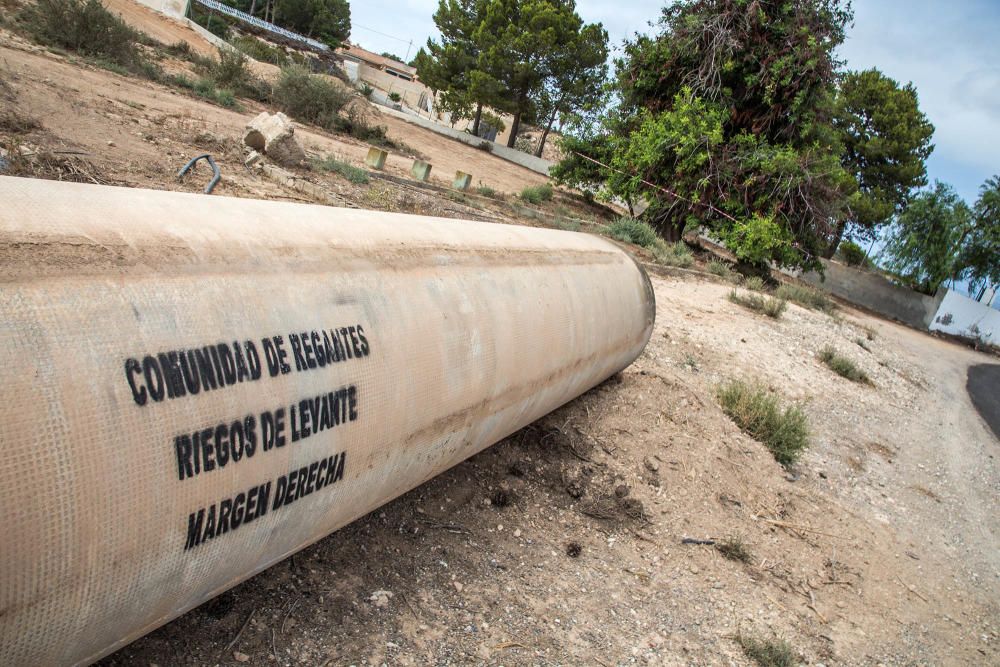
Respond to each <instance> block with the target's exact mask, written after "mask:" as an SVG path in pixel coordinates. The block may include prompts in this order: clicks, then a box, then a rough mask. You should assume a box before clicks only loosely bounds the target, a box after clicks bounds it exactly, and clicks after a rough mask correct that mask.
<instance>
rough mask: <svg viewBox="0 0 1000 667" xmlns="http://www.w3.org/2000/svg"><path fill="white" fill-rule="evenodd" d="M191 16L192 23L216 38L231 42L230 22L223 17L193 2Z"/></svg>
mask: <svg viewBox="0 0 1000 667" xmlns="http://www.w3.org/2000/svg"><path fill="white" fill-rule="evenodd" d="M190 16H191V20H192V21H194V22H195V23H197V24H198V25H200V26H201V27H202V28H204V29H205V30H208V31H209V32H210V33H212V34H213V35H215V36H216V37H219V38H220V39H224V40H227V41H228V40H229V30H230V28H229V21H228V20H226V18H225V17H224V16H223V15H221V14H219V13H218V12H216V11H212V10H210V9H205V8H204V7H202V6H200V5H198V4H197V3H194V2H192V3H191V12H190Z"/></svg>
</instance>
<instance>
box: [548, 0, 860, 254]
mask: <svg viewBox="0 0 1000 667" xmlns="http://www.w3.org/2000/svg"><path fill="white" fill-rule="evenodd" d="M842 5H843V3H842V2H841V1H840V0H813V1H811V2H807V3H806V2H801V1H799V0H775V1H774V2H764V3H753V5H752V8H753V9H752V10H751V9H749V8H748V6H747V3H746V2H740V1H735V0H690V1H688V2H678V3H673V4H671V5H670V6H668V7H667V8H665V9H664V10H663V18H662V20H661V22H660V27H661V32H660V34H659V35H656V36H653V37H646V36H640V37H637V38H636V40H635V41H634V42H629V43H627V44H626V45H625V55H624V57H623V58H622V59H621V60H619V61H618V63H617V70H618V77H617V78H618V92H619V94H620V97H621V104H620V105H618V106H616V107H615V108H613V109H612V110H611V111H609V112H608V113H607V114H606V115H605V116H604V117H603V118H602V119H601V122H600V125H599V127H594V126H593V125H592V124H589V125H588V124H585V125H584V126H582V128H580V129H579V132H578V136H576V137H570V138H569V139H567V140H566V141H564V143H563V144H562V148H563V150H564V151H568V152H567V158H566V160H565V161H564V162H563V163H562V164H560V165H559V166H558V167H557V168H556V169H555V170H554V172H553V174H552V175H553V177H555V178H556V179H557V180H558V181H560V182H565V183H567V184H571V185H574V186H577V187H581V186H587V185H593V184H599V185H601V186H603V187H604V188H605V189H606V190H607V192H608V193H609V194H610V195H611V196H617V197H620V198H622V199H624V200H625V201H635V200H637V199H638V198H639V197H640V196H643V197H645V198H647V199H649V200H650V202H651V205H650V208H649V210H648V211H647V212H646V213H644V216H645V217H646V218H647V219H648V220H649V221H650V222H651V224H653V226H654V227H656V228H657V229H658V231H659V232H660V233H661V235H662V236H663V237H664V238H666V239H668V240H674V239H677V238H679V237H680V236H681V234H682V233H683V232H684V230H685V229H688V228H691V227H692V226H698V225H704V226H706V227H709V228H710V229H712V230H714V231H715V232H716V234H717V235H718V236H719V237H720V238H722V239H724V240H725V241H726V243H727V244H732V246H733V252H734V253H735V254H736V255H737V257H738V258H739V259H740V260H742V261H746V262H750V263H753V264H757V265H763V264H764V263H766V262H775V263H777V264H779V265H784V266H802V267H807V268H815V267H818V266H819V262H818V259H817V257H818V255H819V253H820V252H821V250H823V249H825V247H826V245H827V239H828V238H829V235H830V223H831V222H835V221H838V220H841V219H843V218H844V217H845V215H846V214H847V211H848V197H849V196H850V195H851V193H852V192H853V191H854V190H855V189H856V187H857V186H856V184H855V183H854V180H853V178H852V177H851V175H850V174H849V173H848V172H847V171H845V170H844V168H843V167H842V165H841V163H840V156H839V145H838V140H837V135H836V132H835V131H834V130H833V128H832V126H831V121H830V118H831V116H832V111H833V101H832V100H833V91H834V82H835V80H836V72H835V68H836V65H837V61H836V60H835V57H834V49H835V48H836V47H837V46H838V45H839V44H840V43H841V42H842V41H843V38H844V29H845V26H846V24H847V23H848V22H849V20H850V17H851V13H850V10H849V9H845V8H844V7H843V6H842ZM577 152H579V153H582V154H583V155H585V156H588V157H592V158H594V159H596V160H598V161H600V162H602V163H605V164H608V165H610V167H611V169H603V168H601V167H600V166H599V165H595V164H593V163H589V162H587V161H586V160H585V159H582V158H580V157H579V156H577V155H576V154H575V153H577ZM643 181H645V182H643Z"/></svg>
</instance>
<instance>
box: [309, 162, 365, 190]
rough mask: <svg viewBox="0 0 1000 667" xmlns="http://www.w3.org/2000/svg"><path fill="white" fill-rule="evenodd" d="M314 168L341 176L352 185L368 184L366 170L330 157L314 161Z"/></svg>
mask: <svg viewBox="0 0 1000 667" xmlns="http://www.w3.org/2000/svg"><path fill="white" fill-rule="evenodd" d="M313 166H315V167H316V168H317V169H320V170H322V171H329V172H333V173H335V174H340V175H341V176H343V177H344V178H346V179H347V180H349V181H350V182H351V183H357V184H364V183H367V182H368V172H366V171H365V170H364V169H360V168H358V167H355V166H354V165H352V164H348V163H347V162H343V161H341V160H338V159H336V158H333V157H330V156H327V157H325V158H323V159H322V160H316V161H314V162H313Z"/></svg>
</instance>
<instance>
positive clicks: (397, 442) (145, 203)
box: [0, 177, 654, 665]
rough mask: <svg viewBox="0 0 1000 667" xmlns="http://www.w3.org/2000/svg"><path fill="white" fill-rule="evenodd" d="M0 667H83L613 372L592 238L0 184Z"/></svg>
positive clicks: (607, 286)
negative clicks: (77, 666) (79, 665)
mask: <svg viewBox="0 0 1000 667" xmlns="http://www.w3.org/2000/svg"><path fill="white" fill-rule="evenodd" d="M0 201H2V202H4V205H3V207H2V208H0V374H2V376H0V377H2V382H0V447H2V450H3V456H2V458H0V507H2V515H0V664H4V665H8V664H9V665H58V664H72V663H87V662H89V661H93V660H96V659H97V658H99V657H101V656H103V655H105V654H107V653H110V652H111V651H113V650H115V649H117V648H119V647H121V646H123V645H124V644H126V643H128V642H129V641H131V640H133V639H135V638H137V637H139V636H141V635H143V634H145V633H147V632H149V631H151V630H153V629H154V628H156V627H157V626H159V625H161V624H163V623H165V622H167V621H168V620H170V619H172V618H174V617H176V616H178V615H179V614H181V613H183V612H184V611H186V610H188V609H191V608H192V607H194V606H196V605H198V604H200V603H202V602H204V601H205V600H207V599H209V598H211V597H212V596H213V595H216V594H218V593H220V592H222V591H224V590H225V589H227V588H229V587H231V586H233V585H235V584H236V583H238V582H239V581H242V580H243V579H246V578H247V577H249V576H251V575H253V574H255V573H257V572H259V571H261V570H263V569H264V568H266V567H268V566H269V565H272V564H274V563H276V562H278V561H279V560H281V559H282V558H284V557H286V556H288V555H289V554H291V553H293V552H294V551H296V550H298V549H301V548H302V547H304V546H306V545H308V544H310V543H312V542H315V541H316V540H318V539H320V538H322V537H324V536H326V535H328V534H329V533H331V532H332V531H334V530H336V529H337V528H339V527H341V526H343V525H345V524H347V523H349V522H350V521H352V520H354V519H355V518H357V517H359V516H361V515H363V514H365V513H367V512H369V511H371V510H372V509H374V508H376V507H378V506H379V505H382V504H383V503H385V502H387V501H389V500H391V499H393V498H395V497H397V496H399V495H400V494H402V493H404V492H406V491H407V490H409V489H412V488H413V487H415V486H417V485H419V484H420V483H422V482H424V481H426V480H427V479H429V478H431V477H433V476H434V475H436V474H438V473H440V472H441V471H443V470H445V469H447V468H449V467H451V466H453V465H455V464H457V463H459V462H460V461H462V460H464V459H466V458H468V457H469V456H471V455H473V454H475V453H476V452H478V451H480V450H482V449H483V448H485V447H487V446H489V445H491V444H492V443H495V442H497V441H498V440H500V439H502V438H503V437H505V436H506V435H508V434H510V433H512V432H514V431H515V430H517V429H519V428H521V427H522V426H525V425H526V424H528V423H530V422H531V421H533V420H535V419H537V418H539V417H541V416H542V415H544V414H546V413H547V412H550V411H551V410H553V409H554V408H556V407H558V406H560V405H562V404H563V403H566V402H567V401H569V400H571V399H572V398H574V397H576V396H578V395H580V394H581V393H583V392H584V391H586V390H587V389H589V388H591V387H593V386H594V385H596V384H598V383H599V382H601V381H602V380H604V379H606V378H607V377H609V376H611V375H612V374H614V373H616V372H617V371H619V370H621V369H623V368H625V367H626V366H628V365H629V364H630V363H631V362H632V361H633V360H634V359H635V358H636V357H637V356H638V355H639V354H640V352H641V351H642V349H643V347H644V345H645V344H646V341H647V340H648V338H649V335H650V333H651V330H652V325H653V317H654V303H653V295H652V290H651V288H650V286H649V281H648V279H647V278H646V276H645V274H644V273H643V272H642V270H641V269H640V268H639V267H638V266H637V265H636V264H635V263H634V262H633V261H632V260H631V258H629V257H628V256H627V255H626V254H625V253H623V252H622V251H621V250H620V249H618V248H617V247H615V246H614V245H612V244H610V243H608V242H606V241H604V240H602V239H600V238H598V237H595V236H591V235H587V234H575V233H570V232H560V231H554V230H545V229H534V228H528V227H517V226H508V225H497V224H487V223H479V222H466V221H456V220H445V219H435V218H423V217H416V216H408V215H400V214H390V213H380V212H370V211H354V210H348V209H334V208H329V207H323V206H309V205H301V204H288V203H279V202H263V201H254V200H245V199H233V198H224V197H206V196H203V195H191V194H183V193H170V192H157V191H148V190H134V189H125V188H111V187H101V186H92V185H80V184H72V183H56V182H50V181H38V180H28V179H17V178H11V177H0Z"/></svg>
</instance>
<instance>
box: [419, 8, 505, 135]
mask: <svg viewBox="0 0 1000 667" xmlns="http://www.w3.org/2000/svg"><path fill="white" fill-rule="evenodd" d="M487 4H488V0H440V2H439V3H438V9H437V11H436V12H434V23H435V25H437V28H438V31H440V33H441V39H440V41H435V40H433V39H428V40H427V46H426V48H422V49H420V51H419V52H418V53H417V56H416V58H415V59H414V65H415V66H416V68H417V75H418V76H419V77H420V80H421V81H423V82H424V84H426V85H427V86H428V87H429V88H430V89H431V90H434V91H435V92H439V93H441V95H440V97H439V99H438V105H439V106H440V107H441V108H442V109H444V110H445V111H447V112H449V113H450V114H451V117H452V118H453V119H458V118H468V117H469V116H470V115H471V112H472V109H473V107H474V108H475V113H474V120H473V126H472V133H473V134H479V122H480V119H481V118H482V112H483V106H484V104H489V103H490V102H491V101H492V98H493V97H494V96H495V94H496V89H497V87H498V86H494V85H491V82H490V81H484V77H483V75H482V73H480V72H477V71H476V66H477V60H478V58H479V53H480V47H479V44H478V43H477V42H476V40H475V33H476V31H477V30H478V28H479V26H480V25H481V24H482V22H483V17H484V14H485V11H486V6H487Z"/></svg>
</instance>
